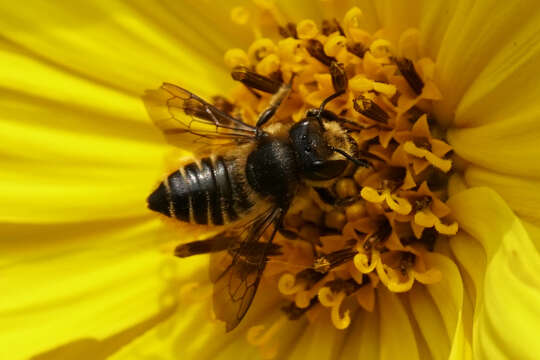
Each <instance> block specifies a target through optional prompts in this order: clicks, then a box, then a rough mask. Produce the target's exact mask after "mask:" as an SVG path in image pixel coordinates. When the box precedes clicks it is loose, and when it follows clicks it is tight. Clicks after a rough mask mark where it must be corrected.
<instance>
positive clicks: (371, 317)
mask: <svg viewBox="0 0 540 360" xmlns="http://www.w3.org/2000/svg"><path fill="white" fill-rule="evenodd" d="M378 317H379V315H378V310H375V311H373V312H367V311H364V310H362V309H360V310H359V311H357V312H356V314H355V315H354V316H353V321H352V323H351V326H350V327H349V328H348V329H347V330H346V331H348V337H347V339H346V341H345V343H344V344H343V351H342V352H341V358H342V359H358V360H362V359H378V358H379V352H380V346H381V345H380V342H379V341H380V340H379V326H380V325H379V318H378Z"/></svg>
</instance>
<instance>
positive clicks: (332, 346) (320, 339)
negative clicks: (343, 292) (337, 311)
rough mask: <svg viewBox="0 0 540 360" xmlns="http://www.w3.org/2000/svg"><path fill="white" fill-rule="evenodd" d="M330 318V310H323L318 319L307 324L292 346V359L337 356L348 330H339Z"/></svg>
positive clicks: (333, 357) (332, 357) (322, 359)
mask: <svg viewBox="0 0 540 360" xmlns="http://www.w3.org/2000/svg"><path fill="white" fill-rule="evenodd" d="M329 318H330V312H329V311H322V312H321V313H320V314H319V316H318V317H317V319H316V320H315V321H314V322H313V323H311V324H309V325H308V326H307V329H306V330H305V331H304V332H303V334H302V335H301V337H300V338H298V339H297V340H296V343H295V344H294V346H293V347H292V349H291V350H292V351H291V354H290V359H292V360H301V359H306V358H311V359H321V360H325V359H326V360H331V359H335V358H336V357H337V355H338V354H339V352H340V351H341V348H342V346H343V343H344V340H345V334H346V331H343V330H337V329H336V328H335V327H334V326H333V325H332V324H331V323H330V321H329Z"/></svg>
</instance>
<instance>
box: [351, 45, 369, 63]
mask: <svg viewBox="0 0 540 360" xmlns="http://www.w3.org/2000/svg"><path fill="white" fill-rule="evenodd" d="M347 50H348V51H349V52H350V53H351V54H354V55H356V56H358V57H359V58H360V59H362V58H363V57H364V54H365V53H366V51H367V49H366V47H365V46H364V45H363V44H362V43H359V42H348V43H347Z"/></svg>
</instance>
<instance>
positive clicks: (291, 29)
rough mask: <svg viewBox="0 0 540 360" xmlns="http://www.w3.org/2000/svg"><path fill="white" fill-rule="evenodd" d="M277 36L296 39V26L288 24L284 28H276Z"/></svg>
mask: <svg viewBox="0 0 540 360" xmlns="http://www.w3.org/2000/svg"><path fill="white" fill-rule="evenodd" d="M278 31H279V34H280V35H281V36H283V37H284V38H288V37H291V38H294V39H298V33H297V31H296V25H295V24H293V23H291V22H288V23H287V24H286V25H285V26H279V27H278Z"/></svg>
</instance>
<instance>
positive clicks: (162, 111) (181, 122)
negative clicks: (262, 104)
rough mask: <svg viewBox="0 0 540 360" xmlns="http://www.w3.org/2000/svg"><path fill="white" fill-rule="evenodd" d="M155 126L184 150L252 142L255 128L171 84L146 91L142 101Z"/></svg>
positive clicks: (170, 141)
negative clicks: (234, 142)
mask: <svg viewBox="0 0 540 360" xmlns="http://www.w3.org/2000/svg"><path fill="white" fill-rule="evenodd" d="M142 99H143V101H144V104H145V106H146V110H147V111H148V114H149V116H150V118H151V119H152V121H153V122H154V124H155V125H156V126H157V127H158V128H159V129H161V131H163V134H164V135H165V138H166V139H167V141H168V142H169V143H170V144H172V145H176V146H178V147H181V148H184V149H186V150H192V148H193V146H198V145H199V146H204V145H208V143H209V142H208V141H207V142H205V141H204V139H209V140H212V143H213V144H215V143H216V141H214V140H218V142H219V140H221V141H223V142H227V143H230V142H231V141H237V142H246V141H251V140H254V138H255V134H256V128H255V127H253V126H251V125H248V124H246V123H244V122H242V121H241V120H238V119H235V118H233V117H232V116H230V115H228V114H226V113H225V112H223V111H221V110H219V109H217V108H216V107H215V106H213V105H211V104H209V103H207V102H206V101H204V100H203V99H201V98H200V97H198V96H197V95H195V94H193V93H191V92H189V91H187V90H185V89H183V88H181V87H179V86H176V85H173V84H170V83H163V85H161V87H160V88H158V89H155V90H147V91H146V92H145V94H144V95H143V97H142Z"/></svg>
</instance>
